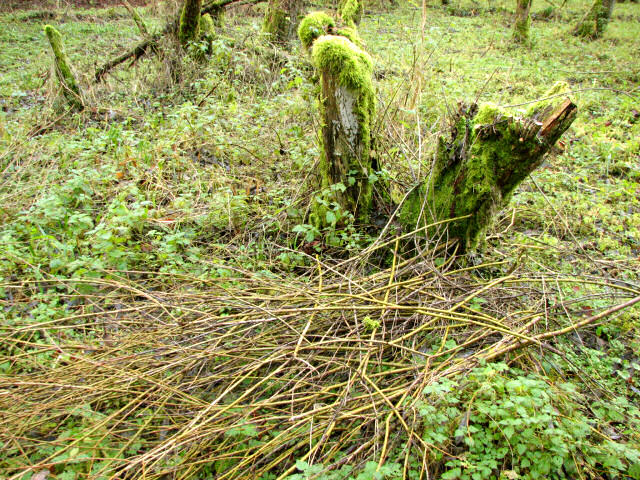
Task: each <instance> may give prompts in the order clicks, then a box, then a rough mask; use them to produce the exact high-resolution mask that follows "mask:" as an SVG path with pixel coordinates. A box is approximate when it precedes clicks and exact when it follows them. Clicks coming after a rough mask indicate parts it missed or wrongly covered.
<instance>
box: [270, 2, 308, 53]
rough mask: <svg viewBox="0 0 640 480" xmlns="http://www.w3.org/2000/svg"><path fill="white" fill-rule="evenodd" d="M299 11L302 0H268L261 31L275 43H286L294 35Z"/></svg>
mask: <svg viewBox="0 0 640 480" xmlns="http://www.w3.org/2000/svg"><path fill="white" fill-rule="evenodd" d="M301 11H302V0H269V4H268V6H267V14H266V15H265V17H264V24H263V30H264V31H265V32H267V33H270V34H271V35H272V38H273V40H274V41H275V42H276V43H287V42H288V41H289V40H291V39H292V38H293V37H294V36H295V34H296V30H297V28H298V16H299V15H300V12H301Z"/></svg>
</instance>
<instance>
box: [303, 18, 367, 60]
mask: <svg viewBox="0 0 640 480" xmlns="http://www.w3.org/2000/svg"><path fill="white" fill-rule="evenodd" d="M323 35H337V36H340V37H345V38H347V39H348V40H350V41H351V42H352V43H354V44H355V45H356V46H357V47H359V48H361V49H363V48H364V42H363V41H362V39H361V38H360V35H358V30H357V29H356V28H355V27H344V26H343V27H339V26H338V25H337V24H336V21H335V20H334V18H333V17H331V16H329V15H328V14H326V13H325V12H311V13H308V14H307V15H306V16H305V17H304V18H303V19H302V20H301V21H300V25H299V26H298V38H299V39H300V42H301V43H302V46H303V48H304V49H305V50H307V51H310V49H311V46H312V45H313V42H315V41H316V40H317V39H318V38H320V37H321V36H323Z"/></svg>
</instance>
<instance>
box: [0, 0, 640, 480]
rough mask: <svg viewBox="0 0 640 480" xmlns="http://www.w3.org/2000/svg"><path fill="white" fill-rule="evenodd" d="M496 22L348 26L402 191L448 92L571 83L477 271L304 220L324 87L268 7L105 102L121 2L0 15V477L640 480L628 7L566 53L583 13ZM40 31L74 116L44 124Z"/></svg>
mask: <svg viewBox="0 0 640 480" xmlns="http://www.w3.org/2000/svg"><path fill="white" fill-rule="evenodd" d="M243 8H244V7H243ZM514 8H515V2H513V4H511V3H506V2H502V1H500V2H498V3H491V4H476V3H472V2H466V1H461V2H456V3H455V4H452V5H449V6H440V5H435V3H434V4H433V5H427V9H426V17H425V24H424V29H422V28H421V21H422V12H421V10H420V8H418V7H416V6H414V5H411V4H402V5H400V6H397V7H393V8H392V7H390V6H386V5H385V6H377V7H376V8H372V9H370V10H369V11H367V14H366V15H365V17H364V19H363V22H362V24H361V26H360V27H359V32H360V35H361V36H362V38H363V39H364V41H365V42H366V46H367V50H368V51H369V52H370V53H371V54H372V56H373V57H374V59H375V62H376V65H375V75H376V88H377V97H378V109H377V111H378V112H379V113H378V118H377V123H376V128H375V131H376V138H377V142H378V143H377V147H376V148H377V149H378V150H379V156H380V158H381V160H382V163H383V166H384V170H383V171H381V172H380V175H385V176H386V177H388V178H389V180H390V184H391V195H392V196H399V197H402V195H403V194H404V193H405V192H406V191H407V190H408V189H409V188H410V187H411V186H412V185H413V184H415V182H416V181H417V180H418V179H419V178H422V177H424V176H425V175H427V174H428V171H429V165H430V161H431V153H432V149H433V146H434V145H435V140H436V138H437V136H438V135H439V133H441V132H442V131H443V130H444V129H445V128H446V118H447V115H448V114H449V113H450V112H452V111H453V110H454V109H455V108H456V104H457V102H458V101H459V100H465V101H474V100H478V101H492V102H495V103H497V104H499V105H501V106H504V107H507V108H510V109H514V110H518V109H525V108H526V107H527V105H524V103H526V102H530V101H532V100H535V99H537V98H538V97H539V96H540V95H542V94H543V92H544V91H546V90H547V89H548V87H549V86H550V85H552V84H553V83H554V82H556V81H558V80H567V81H568V82H569V83H570V84H571V86H572V88H573V96H574V97H575V100H576V103H577V104H578V107H579V112H580V113H579V117H578V119H577V120H576V122H575V123H574V125H573V127H572V128H571V130H570V132H569V133H568V134H567V135H565V137H564V138H563V142H562V144H561V145H560V146H559V147H558V148H557V149H556V150H555V151H554V153H553V154H552V155H550V156H549V157H548V158H547V160H546V162H545V164H544V165H543V166H542V167H541V168H540V169H539V170H537V171H536V172H535V173H534V174H533V175H532V176H531V178H530V179H529V180H527V181H526V182H525V183H524V184H523V185H522V186H521V187H520V188H519V190H518V193H517V194H516V195H515V197H514V199H513V200H512V202H511V204H510V205H509V208H507V209H506V210H505V211H504V212H501V214H500V215H499V217H498V218H497V220H496V222H495V225H494V227H493V229H492V231H491V232H490V233H489V235H488V237H487V242H486V243H487V244H486V247H485V249H484V251H483V252H482V254H481V255H476V256H475V257H474V258H471V259H470V258H466V259H465V258H458V257H455V256H452V255H451V254H447V253H446V250H445V249H444V245H438V244H434V243H427V242H425V241H424V240H420V239H419V238H417V239H416V241H415V244H414V247H412V248H408V247H402V242H399V243H396V235H397V234H398V233H400V232H397V231H396V230H395V229H396V226H395V225H394V224H393V223H392V224H391V225H390V228H388V229H386V230H384V231H383V233H380V232H381V229H380V225H377V226H375V225H374V226H371V227H369V228H364V227H355V226H353V225H343V226H340V225H338V226H335V227H333V228H330V229H327V231H324V232H314V231H313V230H312V229H310V228H309V226H308V225H306V224H305V218H306V209H307V206H308V205H309V199H310V195H311V193H310V192H309V191H308V188H307V187H306V185H305V181H304V180H305V179H306V177H307V175H308V174H309V172H310V171H311V169H312V167H313V165H314V163H315V162H316V160H317V158H318V155H319V152H318V132H319V125H318V120H317V115H316V112H317V107H316V102H315V100H314V98H315V90H314V87H313V84H312V82H311V76H312V74H313V73H312V72H311V70H310V67H309V63H308V61H307V60H306V59H305V56H304V55H305V54H304V53H303V52H301V51H300V47H299V45H295V46H294V47H293V51H292V52H282V51H281V50H278V49H276V48H275V47H272V46H269V45H268V44H267V43H266V41H265V38H264V37H263V36H262V34H261V33H260V24H261V21H262V18H261V15H262V11H261V8H260V7H255V8H254V9H253V10H251V9H247V10H243V11H241V12H235V14H234V13H231V14H230V15H229V16H228V19H227V22H228V23H227V26H226V27H225V28H224V29H218V33H219V36H218V37H217V39H216V40H215V41H214V42H213V53H212V56H211V58H210V60H209V61H208V62H206V63H204V64H203V63H197V62H191V61H189V60H185V61H183V64H182V65H181V69H180V71H181V76H180V78H179V79H178V80H177V81H172V80H171V75H170V71H171V69H172V65H174V64H175V62H176V57H175V55H172V54H171V53H165V54H163V55H161V56H160V57H150V58H145V59H142V60H140V61H138V62H137V64H136V65H134V66H130V67H120V68H118V69H117V70H115V71H114V72H113V74H112V75H110V76H108V77H107V79H106V81H105V82H104V83H102V84H98V85H92V84H91V80H92V76H93V71H94V68H95V66H96V65H99V64H101V63H102V62H103V61H104V60H106V59H108V58H109V57H110V56H111V55H112V54H113V53H114V51H117V50H119V49H124V48H126V47H127V46H130V45H131V44H132V43H133V42H134V41H136V40H137V38H138V33H137V30H136V27H135V25H134V24H133V22H132V21H131V20H130V19H129V17H128V15H127V14H126V12H125V10H124V9H120V8H114V9H103V10H67V11H65V12H56V13H55V15H54V17H53V18H52V17H51V15H49V14H47V15H46V17H47V18H46V19H45V20H43V18H42V16H39V15H36V14H35V13H34V12H33V11H31V12H17V13H11V14H3V15H2V16H0V22H2V26H3V28H2V29H0V43H1V44H2V45H3V48H2V51H1V53H0V55H1V56H0V64H1V65H2V66H3V67H5V68H2V69H1V70H2V74H0V146H1V147H0V170H1V171H2V175H1V176H0V222H1V224H2V228H1V229H0V250H1V252H2V255H0V307H2V308H1V309H0V320H1V321H0V335H1V346H0V411H2V412H3V413H2V415H1V416H0V432H1V433H0V476H3V477H6V478H15V479H17V478H24V479H29V478H42V477H37V476H36V475H37V473H39V472H43V471H48V472H49V475H50V477H49V478H60V479H73V478H134V477H135V478H138V477H140V478H220V479H222V478H263V479H276V478H287V477H288V478H290V479H302V478H318V479H323V480H329V479H339V478H354V479H358V480H365V479H370V478H410V479H420V478H465V479H466V478H473V479H474V480H475V479H478V478H542V477H552V478H565V477H566V478H577V477H580V478H640V438H639V435H638V432H639V431H640V410H639V409H638V399H639V397H640V386H638V383H637V382H638V378H639V377H638V375H639V370H640V366H639V365H640V361H639V355H640V336H638V333H637V328H638V321H639V315H640V309H639V308H638V305H637V304H635V305H631V303H632V302H633V301H634V299H637V298H638V296H639V295H640V278H639V275H640V269H639V268H638V264H639V260H640V234H639V232H640V172H639V170H638V162H639V161H640V144H639V140H638V139H639V138H640V115H639V113H638V110H640V108H639V107H638V104H639V103H640V102H638V100H639V99H640V91H639V90H638V85H639V83H640V62H638V59H637V52H636V50H637V38H638V35H639V34H640V21H639V20H640V8H639V7H638V4H636V3H623V4H620V5H616V8H615V11H614V18H613V20H612V22H611V23H610V25H609V27H608V29H607V31H606V33H605V35H604V37H603V38H602V39H601V40H598V41H595V42H584V41H582V40H580V39H577V38H575V37H573V36H571V35H570V34H569V32H570V30H571V28H572V26H573V25H574V24H575V22H576V21H577V20H578V19H579V18H580V17H581V15H582V13H583V12H584V10H585V8H586V2H583V1H577V0H571V1H570V2H567V3H566V4H565V5H564V6H563V7H562V8H556V9H550V8H549V7H548V5H546V4H539V5H538V4H534V6H533V14H534V20H533V25H532V34H533V44H532V46H531V47H530V48H522V47H518V48H513V47H512V43H511V41H510V38H511V30H510V22H511V14H512V13H513V9H514ZM143 12H144V16H145V20H146V21H147V23H148V24H149V25H150V26H153V27H155V28H158V27H159V26H161V25H162V24H163V18H164V16H166V15H167V12H166V11H164V10H162V9H160V8H159V7H157V8H148V9H144V10H143ZM36 13H37V12H36ZM43 21H44V22H46V23H52V24H55V25H56V28H58V29H59V30H60V32H61V33H62V35H63V38H64V41H65V44H66V49H67V53H68V55H69V57H70V58H71V60H72V61H73V62H74V63H75V65H76V67H77V71H78V74H79V78H80V79H81V83H82V84H83V85H84V86H85V92H86V94H87V95H86V96H87V99H88V100H87V103H88V108H87V110H86V111H85V112H84V113H82V114H65V113H64V112H61V110H60V106H59V104H58V101H57V100H56V92H55V84H54V82H53V79H52V78H51V77H52V76H51V75H50V74H49V73H48V72H49V71H50V64H51V56H50V54H49V51H48V47H47V43H46V38H45V37H44V34H43V33H42V26H43ZM165 52H171V49H170V46H167V48H166V49H165ZM387 219H388V217H385V216H381V219H375V221H374V223H376V224H377V223H382V225H384V222H386V220H387ZM620 306H622V307H625V308H619V307H620ZM578 327H580V328H578ZM525 345H528V346H527V347H526V348H525Z"/></svg>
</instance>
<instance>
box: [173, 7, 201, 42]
mask: <svg viewBox="0 0 640 480" xmlns="http://www.w3.org/2000/svg"><path fill="white" fill-rule="evenodd" d="M201 9H202V0H185V2H184V6H183V7H182V12H181V13H180V26H179V27H178V40H180V43H181V44H182V45H183V46H184V45H186V44H187V43H188V42H192V41H194V40H197V39H198V37H199V36H200V10H201Z"/></svg>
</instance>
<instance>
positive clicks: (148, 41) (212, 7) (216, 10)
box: [95, 0, 264, 82]
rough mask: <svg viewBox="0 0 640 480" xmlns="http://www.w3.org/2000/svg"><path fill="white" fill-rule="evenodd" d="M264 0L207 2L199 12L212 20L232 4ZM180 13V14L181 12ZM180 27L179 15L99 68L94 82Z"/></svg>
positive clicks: (140, 54)
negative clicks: (207, 15)
mask: <svg viewBox="0 0 640 480" xmlns="http://www.w3.org/2000/svg"><path fill="white" fill-rule="evenodd" d="M263 1H264V0H215V1H213V2H207V3H206V4H204V5H203V6H202V9H201V10H200V12H201V14H203V15H204V14H205V13H208V14H210V15H212V16H213V17H214V18H215V17H216V16H217V15H219V14H220V12H222V11H223V10H224V8H225V7H227V6H229V5H231V4H234V3H244V4H247V3H248V4H253V3H260V2H263ZM181 13H182V12H181ZM179 26H180V15H178V16H177V17H176V18H174V19H173V20H171V21H169V22H167V24H166V25H165V26H164V28H163V29H162V30H161V31H160V32H158V33H155V34H153V35H151V36H150V37H148V38H145V39H144V40H142V41H141V42H140V43H138V44H137V45H135V46H134V47H132V48H131V49H129V50H127V51H126V52H124V53H123V54H121V55H118V56H117V57H115V58H113V59H111V60H109V61H108V62H106V63H104V64H103V65H102V66H101V67H99V68H97V69H96V73H95V81H96V82H100V81H101V80H102V78H103V77H104V76H105V75H106V74H107V73H109V71H111V70H112V69H113V68H114V67H116V66H118V65H120V64H121V63H123V62H126V61H127V60H129V59H132V60H133V61H136V60H138V59H139V58H141V57H142V56H144V55H145V54H146V53H147V52H148V51H149V49H150V47H155V46H156V45H157V43H158V41H159V40H160V39H161V38H162V37H163V36H165V35H169V34H176V33H177V32H178V28H179Z"/></svg>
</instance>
